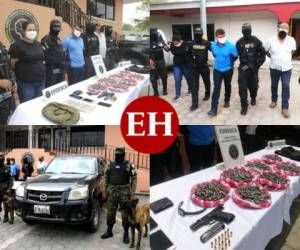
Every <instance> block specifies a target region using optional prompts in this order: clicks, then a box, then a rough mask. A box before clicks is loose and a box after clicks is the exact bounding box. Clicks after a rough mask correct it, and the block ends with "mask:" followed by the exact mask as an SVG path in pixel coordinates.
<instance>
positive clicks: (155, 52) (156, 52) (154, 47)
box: [150, 42, 164, 61]
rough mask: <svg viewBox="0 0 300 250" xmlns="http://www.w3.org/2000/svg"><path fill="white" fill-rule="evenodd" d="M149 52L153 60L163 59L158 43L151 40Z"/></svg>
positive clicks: (161, 49) (162, 52)
mask: <svg viewBox="0 0 300 250" xmlns="http://www.w3.org/2000/svg"><path fill="white" fill-rule="evenodd" d="M150 53H151V55H152V56H153V57H154V59H155V60H158V61H159V60H163V59H164V51H163V48H162V46H161V45H160V44H158V43H154V42H152V43H151V44H150Z"/></svg>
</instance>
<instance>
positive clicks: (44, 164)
mask: <svg viewBox="0 0 300 250" xmlns="http://www.w3.org/2000/svg"><path fill="white" fill-rule="evenodd" d="M47 166H48V164H47V162H45V158H44V156H41V157H40V158H39V161H38V163H37V171H38V174H43V173H44V172H45V170H46V168H47Z"/></svg>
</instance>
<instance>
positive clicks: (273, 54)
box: [264, 23, 296, 118]
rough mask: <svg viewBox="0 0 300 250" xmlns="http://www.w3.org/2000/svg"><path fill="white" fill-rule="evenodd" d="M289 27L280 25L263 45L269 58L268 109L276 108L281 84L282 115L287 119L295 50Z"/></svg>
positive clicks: (283, 24) (284, 24) (294, 42)
mask: <svg viewBox="0 0 300 250" xmlns="http://www.w3.org/2000/svg"><path fill="white" fill-rule="evenodd" d="M288 33H289V25H288V24H287V23H282V24H280V25H279V27H278V34H276V35H275V36H273V37H272V38H270V39H269V40H268V41H267V42H266V43H265V45H264V47H265V49H266V51H267V55H268V56H269V57H270V58H271V63H270V71H271V81H272V86H271V89H272V102H271V104H270V106H269V107H270V108H275V107H276V106H277V99H278V83H279V80H280V79H281V83H282V105H281V107H282V112H281V113H282V115H283V117H285V118H288V117H289V110H288V109H289V99H290V80H291V76H292V69H293V66H292V54H293V52H294V51H295V50H296V41H295V39H294V38H293V37H291V36H289V35H288Z"/></svg>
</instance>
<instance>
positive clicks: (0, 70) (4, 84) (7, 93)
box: [0, 42, 17, 125]
mask: <svg viewBox="0 0 300 250" xmlns="http://www.w3.org/2000/svg"><path fill="white" fill-rule="evenodd" d="M10 65H11V64H10V58H9V55H8V51H7V50H6V48H5V46H4V45H3V44H2V43H1V42H0V110H1V112H0V125H6V124H7V121H8V118H9V117H10V115H11V114H12V113H13V111H14V110H15V98H14V94H15V93H16V90H17V89H16V88H17V87H16V86H17V85H16V82H15V80H14V73H13V71H12V69H11V66H10Z"/></svg>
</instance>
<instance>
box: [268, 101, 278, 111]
mask: <svg viewBox="0 0 300 250" xmlns="http://www.w3.org/2000/svg"><path fill="white" fill-rule="evenodd" d="M276 106H277V103H276V102H271V104H270V105H269V108H271V109H274V108H276Z"/></svg>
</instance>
